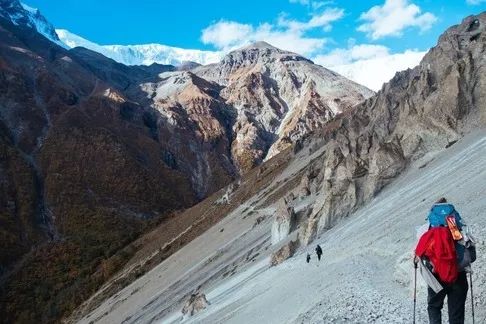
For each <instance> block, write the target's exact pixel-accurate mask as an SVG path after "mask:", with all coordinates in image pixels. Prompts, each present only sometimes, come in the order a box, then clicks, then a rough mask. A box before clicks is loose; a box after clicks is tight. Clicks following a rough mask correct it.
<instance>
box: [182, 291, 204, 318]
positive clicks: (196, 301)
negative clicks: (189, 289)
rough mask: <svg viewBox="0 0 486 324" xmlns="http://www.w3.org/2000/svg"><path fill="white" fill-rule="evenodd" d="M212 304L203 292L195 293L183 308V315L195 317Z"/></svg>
mask: <svg viewBox="0 0 486 324" xmlns="http://www.w3.org/2000/svg"><path fill="white" fill-rule="evenodd" d="M208 305H210V303H209V302H208V300H207V299H206V295H204V294H203V293H201V292H195V293H193V294H192V295H191V297H189V299H188V300H187V301H186V303H185V304H184V307H183V308H182V314H184V315H188V316H193V315H194V314H196V313H199V312H200V311H201V310H203V309H205V308H206V307H207V306H208Z"/></svg>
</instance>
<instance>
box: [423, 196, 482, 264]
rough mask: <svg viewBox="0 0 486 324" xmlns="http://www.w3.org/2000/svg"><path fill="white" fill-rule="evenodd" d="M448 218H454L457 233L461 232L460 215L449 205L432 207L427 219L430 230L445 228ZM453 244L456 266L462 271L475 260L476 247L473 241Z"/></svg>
mask: <svg viewBox="0 0 486 324" xmlns="http://www.w3.org/2000/svg"><path fill="white" fill-rule="evenodd" d="M448 216H454V219H455V221H456V224H457V227H458V229H459V231H461V232H462V230H463V227H464V226H465V224H464V223H463V222H462V218H461V215H459V213H458V212H457V211H456V209H455V208H454V205H452V204H449V203H440V204H435V205H434V206H432V209H431V210H430V213H429V216H428V217H427V219H428V221H429V226H430V227H431V228H432V227H439V226H445V227H447V226H448V225H447V220H446V218H447V217H448ZM454 243H455V244H454V245H455V247H456V254H457V264H458V266H459V271H463V270H465V268H466V267H468V266H469V265H470V264H471V263H472V262H474V261H475V260H476V247H475V246H474V242H473V241H467V242H464V240H460V241H455V242H454Z"/></svg>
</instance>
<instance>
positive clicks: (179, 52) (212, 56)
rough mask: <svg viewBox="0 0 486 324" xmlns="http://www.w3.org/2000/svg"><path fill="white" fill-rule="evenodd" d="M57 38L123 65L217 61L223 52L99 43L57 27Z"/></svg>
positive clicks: (163, 46) (207, 62) (70, 45)
mask: <svg viewBox="0 0 486 324" xmlns="http://www.w3.org/2000/svg"><path fill="white" fill-rule="evenodd" d="M56 32H57V34H58V35H59V38H60V39H61V40H62V41H63V42H64V43H65V44H66V45H67V46H68V47H70V48H74V47H85V48H87V49H90V50H92V51H95V52H98V53H101V54H103V55H105V56H106V57H109V58H111V59H113V60H115V61H117V62H119V63H123V64H125V65H150V64H152V63H158V64H170V65H176V66H178V65H181V64H183V63H185V62H196V63H199V64H203V65H205V64H210V63H216V62H219V61H220V59H221V57H222V56H223V53H221V52H215V51H202V50H195V49H183V48H178V47H172V46H167V45H162V44H143V45H99V44H96V43H94V42H91V41H89V40H87V39H85V38H83V37H81V36H78V35H76V34H73V33H71V32H70V31H68V30H65V29H57V30H56Z"/></svg>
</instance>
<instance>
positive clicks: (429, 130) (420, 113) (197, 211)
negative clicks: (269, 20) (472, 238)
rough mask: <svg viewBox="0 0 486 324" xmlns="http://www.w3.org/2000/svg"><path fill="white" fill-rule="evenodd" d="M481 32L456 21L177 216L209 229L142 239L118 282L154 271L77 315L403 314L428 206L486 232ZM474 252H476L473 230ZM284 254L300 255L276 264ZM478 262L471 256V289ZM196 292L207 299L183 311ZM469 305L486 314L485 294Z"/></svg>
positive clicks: (477, 23) (151, 318)
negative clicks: (377, 81)
mask: <svg viewBox="0 0 486 324" xmlns="http://www.w3.org/2000/svg"><path fill="white" fill-rule="evenodd" d="M485 29H486V13H482V14H480V15H477V16H470V17H467V18H465V19H464V20H463V21H462V23H461V24H460V25H457V26H453V27H451V28H449V29H448V30H447V31H446V32H445V33H444V34H443V35H442V36H441V37H440V39H439V41H438V43H437V45H436V46H435V47H434V48H432V49H431V50H430V51H429V52H428V53H427V54H426V56H425V57H424V59H423V60H422V62H421V63H420V65H419V66H417V67H416V68H414V69H412V70H407V71H403V72H400V73H398V74H397V75H396V76H395V77H394V78H393V79H392V80H391V81H390V82H389V83H388V84H386V85H385V86H384V88H383V90H382V91H380V92H379V93H378V94H377V95H375V96H373V97H371V98H369V99H368V100H366V101H365V102H364V103H362V104H360V105H358V106H356V107H354V109H351V110H347V111H345V113H343V114H341V115H339V116H337V117H335V118H334V119H333V120H332V121H330V122H329V123H327V124H325V125H324V126H323V127H322V128H320V130H319V131H316V132H315V133H313V134H311V135H308V136H304V138H302V139H301V140H299V141H298V142H297V143H296V144H295V145H293V146H292V149H290V148H288V149H286V150H283V151H282V152H281V153H280V154H277V155H276V156H275V157H274V158H273V159H270V160H269V161H267V162H266V163H264V164H262V165H260V166H259V167H257V168H256V169H253V170H252V171H250V172H249V173H248V174H247V175H246V176H244V177H243V178H242V179H241V181H239V182H238V183H235V184H233V185H232V186H230V187H228V189H227V190H221V191H219V192H217V193H216V194H214V195H213V196H211V197H210V198H208V199H207V200H205V201H203V202H201V203H200V204H199V205H196V206H194V207H193V208H191V209H190V210H189V211H187V212H185V213H184V214H183V215H181V216H182V217H184V218H187V219H188V222H187V224H199V223H207V224H208V225H207V226H206V227H204V226H201V227H199V229H196V230H195V229H194V227H193V226H192V225H188V226H187V227H186V228H185V229H183V228H181V229H180V230H179V231H177V233H178V234H174V235H169V236H168V237H164V238H163V239H162V240H160V241H156V244H155V245H150V244H148V242H147V241H145V243H144V241H143V239H142V240H141V241H140V244H142V245H143V246H144V247H145V251H144V253H143V254H140V255H137V256H136V258H134V259H132V261H130V262H129V264H130V267H127V268H125V269H124V271H121V272H120V273H118V274H117V275H116V276H115V280H118V279H122V278H126V277H129V276H130V274H131V273H133V272H134V271H138V270H140V269H145V270H146V269H150V268H151V267H154V268H153V269H152V270H151V271H149V272H148V273H147V274H146V275H144V276H142V277H140V278H139V279H137V280H135V281H134V282H133V283H132V284H131V285H129V286H127V287H126V288H124V289H122V290H121V291H119V292H118V293H117V294H114V295H112V296H111V297H110V298H108V299H106V300H105V301H104V302H102V303H101V304H100V301H102V300H103V296H100V295H95V296H94V297H93V299H92V300H91V301H90V302H89V303H86V304H85V305H84V307H83V308H81V309H80V312H79V313H78V316H79V317H73V318H72V320H77V321H80V322H82V323H84V322H86V323H87V322H92V321H94V322H97V323H98V322H100V323H111V322H122V321H125V322H127V323H131V322H143V323H145V322H158V321H160V322H163V323H166V322H180V321H188V322H198V323H199V322H207V323H215V322H289V321H290V322H296V323H301V322H308V321H311V322H320V321H324V322H326V321H335V322H338V323H341V322H352V323H358V322H360V321H363V319H366V321H367V322H377V323H390V322H404V321H407V320H408V318H409V317H408V316H410V312H409V311H408V310H409V309H407V308H406V307H408V306H407V305H411V300H410V299H406V298H407V294H409V287H410V284H411V282H410V279H409V278H410V275H411V270H412V269H411V266H410V257H411V256H410V250H411V249H413V245H414V242H415V233H414V227H415V226H418V225H421V224H422V222H423V218H424V216H423V215H424V214H426V212H427V210H428V208H429V206H430V205H431V204H432V203H433V202H434V201H435V200H436V199H437V197H439V196H447V197H450V198H452V200H453V201H455V202H457V205H458V208H460V209H461V210H463V211H464V215H467V217H466V216H464V217H466V218H467V219H468V220H469V222H470V224H471V225H473V226H475V228H477V229H479V233H478V235H482V234H484V231H483V230H481V229H482V228H484V226H485V224H484V220H483V218H481V211H482V208H483V206H482V205H481V203H482V200H481V198H480V197H481V196H482V195H484V189H485V188H484V185H483V183H484V180H485V176H486V175H485V174H484V168H483V167H482V164H481V163H482V161H483V160H484V155H485V154H486V153H485V152H486V151H485V145H484V142H485V138H486V133H485V132H486V130H485V128H486V105H485V96H486V81H485V79H484V76H485V75H486V74H485V71H484V69H485V66H486V65H485V63H486V62H485V58H486V56H485V51H486V46H485V45H486V31H485ZM196 73H197V72H196ZM205 73H208V72H207V68H201V72H199V73H197V74H198V75H204V74H205ZM206 78H208V79H209V77H207V76H206ZM212 80H214V81H215V82H216V81H218V80H219V82H221V84H224V82H225V81H224V80H225V78H224V77H219V76H217V75H213V76H212ZM385 187H386V188H385ZM384 188H385V189H384ZM404 206H407V208H404ZM208 215H211V216H210V220H209V218H208ZM407 228H409V229H408V230H407ZM161 231H162V229H157V230H155V231H154V233H161ZM194 231H196V232H194ZM186 233H191V234H190V236H188V237H186V238H184V235H185V234H186ZM201 234H202V235H201ZM150 235H152V236H151V237H155V235H154V234H150ZM198 235H199V236H198ZM195 236H197V238H195V239H194V237H195ZM148 237H150V236H148ZM148 237H147V238H148ZM314 242H318V243H320V244H321V246H322V247H323V250H324V251H325V255H324V256H325V260H326V266H325V267H323V268H322V269H317V268H316V266H315V265H313V268H311V269H312V270H309V267H310V266H308V267H307V268H306V266H307V265H306V264H305V263H304V262H305V261H304V254H303V253H305V252H306V251H308V249H309V250H310V249H312V246H311V247H307V246H308V244H310V243H314ZM272 243H273V244H272ZM184 244H187V245H186V246H185V247H183V248H182V249H179V246H181V245H184ZM478 249H479V251H480V252H479V255H484V252H485V246H484V242H483V241H482V240H480V241H479V245H478ZM143 250H144V248H142V250H141V251H143ZM167 250H171V251H172V252H171V254H172V253H174V252H175V251H177V252H176V253H175V254H172V255H171V256H170V254H169V255H167V254H165V252H166V251H167ZM293 254H296V255H299V257H300V259H298V260H297V259H295V260H289V261H285V259H286V258H288V257H291V256H292V255H293ZM161 261H162V262H161ZM158 262H160V264H158ZM313 262H315V261H313ZM484 262H485V259H484V258H483V257H480V258H479V259H478V261H477V263H476V264H475V268H476V269H479V271H478V273H479V274H476V277H475V278H476V281H475V285H476V287H475V291H476V293H477V294H478V296H485V294H486V290H485V289H484V288H485V284H486V281H485V276H484V275H482V273H483V271H484V269H485V267H486V266H485V263H484ZM270 264H273V265H276V267H273V268H269V267H270ZM407 265H409V266H408V267H407ZM326 269H329V271H330V272H329V273H327V272H326ZM391 269H393V270H394V271H392V270H391ZM138 274H139V275H140V272H139V273H138ZM377 274H378V275H377ZM139 275H138V276H139ZM138 276H137V277H138ZM368 282H369V283H370V284H369V285H368V284H367V283H368ZM339 283H340V284H339ZM289 285H290V287H291V289H285V286H289ZM108 286H109V285H108ZM108 286H105V288H107V287H108ZM377 287H379V288H377ZM107 289H108V288H107ZM106 291H109V289H108V290H105V292H106ZM420 293H421V294H422V295H420V296H421V297H420V298H421V302H422V304H421V305H423V298H424V290H423V289H422V290H421V291H420ZM328 294H330V298H328V297H326V296H327V295H328ZM193 295H194V296H204V300H207V303H206V305H204V307H201V308H202V309H203V310H200V313H199V314H198V315H196V317H194V318H191V317H187V315H185V316H183V314H182V313H181V309H182V307H183V305H184V304H185V303H186V302H187V301H189V302H190V300H191V296H193ZM97 297H98V299H97ZM96 299H97V300H96ZM384 300H386V301H385V302H384ZM186 305H187V304H186ZM476 309H480V310H481V311H479V313H478V314H477V316H479V317H477V318H476V319H478V318H480V319H482V318H486V314H485V313H484V311H483V310H484V309H486V308H485V305H484V298H483V297H479V298H478V299H476ZM468 316H469V315H468ZM419 318H422V319H423V318H424V310H423V309H422V310H421V311H420V312H419ZM323 319H324V320H323Z"/></svg>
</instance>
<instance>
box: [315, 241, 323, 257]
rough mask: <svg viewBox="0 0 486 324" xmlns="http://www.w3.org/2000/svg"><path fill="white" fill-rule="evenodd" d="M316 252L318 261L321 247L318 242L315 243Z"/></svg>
mask: <svg viewBox="0 0 486 324" xmlns="http://www.w3.org/2000/svg"><path fill="white" fill-rule="evenodd" d="M316 254H317V259H318V260H319V261H321V255H322V249H321V246H320V245H319V244H317V246H316Z"/></svg>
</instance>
